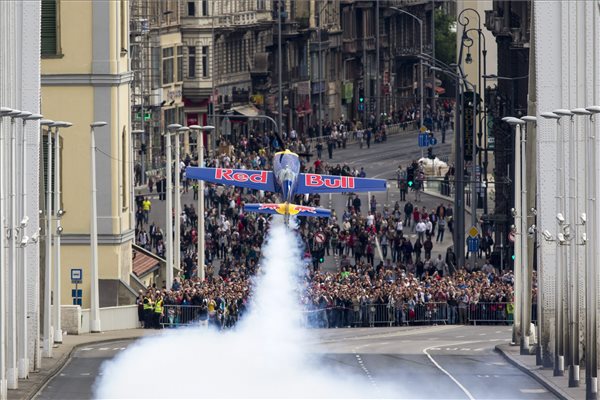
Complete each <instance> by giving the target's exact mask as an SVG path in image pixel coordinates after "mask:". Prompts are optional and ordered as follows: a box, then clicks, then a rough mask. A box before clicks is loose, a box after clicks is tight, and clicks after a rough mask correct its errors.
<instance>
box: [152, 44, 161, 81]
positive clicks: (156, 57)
mask: <svg viewBox="0 0 600 400" xmlns="http://www.w3.org/2000/svg"><path fill="white" fill-rule="evenodd" d="M152 71H160V47H152ZM151 76H152V89H156V88H158V87H160V74H159V73H153V74H151Z"/></svg>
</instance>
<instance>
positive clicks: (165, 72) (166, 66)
mask: <svg viewBox="0 0 600 400" xmlns="http://www.w3.org/2000/svg"><path fill="white" fill-rule="evenodd" d="M162 83H163V85H166V84H169V83H173V48H172V47H168V48H166V49H162Z"/></svg>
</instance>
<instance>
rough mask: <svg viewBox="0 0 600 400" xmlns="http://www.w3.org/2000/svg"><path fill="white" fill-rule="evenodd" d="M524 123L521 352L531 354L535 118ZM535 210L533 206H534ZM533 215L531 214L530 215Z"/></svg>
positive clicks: (522, 151) (525, 119)
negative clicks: (530, 178)
mask: <svg viewBox="0 0 600 400" xmlns="http://www.w3.org/2000/svg"><path fill="white" fill-rule="evenodd" d="M520 119H521V120H522V121H524V122H525V124H523V125H522V127H521V211H522V215H521V232H522V235H521V246H522V247H521V258H522V260H523V261H524V263H523V266H524V268H523V315H522V318H523V327H522V328H523V332H524V333H525V336H524V340H523V341H522V342H521V354H523V355H528V354H531V347H530V338H531V337H532V336H533V331H532V329H531V307H532V304H531V292H532V286H531V283H532V276H533V265H532V263H530V262H529V243H528V241H529V235H528V232H529V225H528V223H527V218H528V217H529V216H530V215H529V207H528V206H527V204H528V202H529V199H528V193H527V125H526V124H527V123H528V122H529V123H532V124H533V125H535V124H536V122H537V118H536V117H534V116H532V115H525V116H523V117H521V118H520ZM534 210H535V208H534ZM532 216H533V215H532ZM540 276H541V274H540V270H539V269H538V282H541V280H540ZM539 318H540V317H539V315H538V321H537V322H538V325H539V321H540V319H539Z"/></svg>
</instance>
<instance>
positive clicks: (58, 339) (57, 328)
mask: <svg viewBox="0 0 600 400" xmlns="http://www.w3.org/2000/svg"><path fill="white" fill-rule="evenodd" d="M72 125H73V124H72V123H70V122H65V121H56V122H55V123H54V124H52V126H53V127H54V217H55V218H56V231H55V236H54V276H53V278H54V312H53V313H52V317H53V324H52V325H53V326H54V343H62V327H61V322H60V318H61V312H60V304H61V288H60V279H61V269H60V268H61V266H60V235H61V233H62V231H63V228H62V226H61V225H60V218H61V217H62V216H63V215H64V213H65V211H64V210H63V209H62V207H61V204H60V198H61V192H60V162H61V161H60V132H59V130H60V128H68V127H70V126H72Z"/></svg>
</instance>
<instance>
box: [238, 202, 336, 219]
mask: <svg viewBox="0 0 600 400" xmlns="http://www.w3.org/2000/svg"><path fill="white" fill-rule="evenodd" d="M244 211H248V212H256V213H261V214H281V215H296V216H299V217H320V218H327V217H329V216H330V215H331V210H327V209H325V208H319V207H310V206H300V205H297V204H289V203H257V204H246V205H244Z"/></svg>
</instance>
